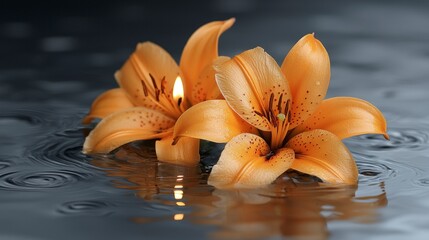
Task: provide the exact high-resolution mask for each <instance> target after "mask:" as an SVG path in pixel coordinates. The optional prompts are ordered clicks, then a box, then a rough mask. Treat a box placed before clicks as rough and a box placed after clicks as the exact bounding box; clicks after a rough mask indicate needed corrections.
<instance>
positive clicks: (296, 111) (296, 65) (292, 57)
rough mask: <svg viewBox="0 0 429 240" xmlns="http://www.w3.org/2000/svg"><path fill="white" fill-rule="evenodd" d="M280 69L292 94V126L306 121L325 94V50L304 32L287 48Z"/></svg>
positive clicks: (327, 69)
mask: <svg viewBox="0 0 429 240" xmlns="http://www.w3.org/2000/svg"><path fill="white" fill-rule="evenodd" d="M282 71H283V73H284V75H285V76H286V79H287V80H288V81H289V84H290V90H291V92H292V97H293V99H292V118H291V125H290V129H292V128H294V127H296V126H298V125H299V124H302V123H303V122H304V121H305V120H307V118H308V117H310V115H311V114H312V113H313V112H314V111H315V110H316V108H317V107H318V106H319V104H320V103H321V102H322V100H323V99H324V97H325V95H326V91H327V90H328V86H329V80H330V76H331V70H330V61H329V56H328V53H327V51H326V49H325V47H324V46H323V45H322V43H321V42H320V41H319V40H317V39H316V38H315V37H314V35H313V34H307V35H305V36H304V37H303V38H301V39H300V40H299V41H298V42H297V43H296V44H295V46H293V47H292V49H291V50H290V51H289V53H288V55H287V56H286V58H285V59H284V61H283V64H282Z"/></svg>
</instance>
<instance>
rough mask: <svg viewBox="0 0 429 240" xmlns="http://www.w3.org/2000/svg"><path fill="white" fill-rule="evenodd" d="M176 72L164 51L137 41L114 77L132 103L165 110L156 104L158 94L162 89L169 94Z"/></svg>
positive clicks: (174, 64)
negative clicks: (134, 49) (133, 49)
mask: <svg viewBox="0 0 429 240" xmlns="http://www.w3.org/2000/svg"><path fill="white" fill-rule="evenodd" d="M179 74H180V69H179V66H177V63H176V62H175V61H174V59H173V58H172V57H171V55H170V54H169V53H168V52H166V51H165V50H164V49H163V48H161V47H160V46H158V45H156V44H154V43H152V42H144V43H140V44H138V45H137V48H136V51H135V52H134V53H133V54H132V55H131V56H130V58H129V59H128V60H127V61H126V62H125V64H124V66H123V67H122V68H121V69H120V70H119V71H117V72H116V74H115V77H116V80H117V82H118V84H119V86H121V88H122V89H124V90H125V92H126V93H127V94H128V97H129V98H130V99H131V101H132V102H133V103H134V105H136V106H142V107H147V108H150V109H155V110H160V111H163V112H164V113H169V111H168V110H167V109H165V108H164V107H163V106H162V105H163V104H159V94H160V93H161V92H164V93H165V94H166V95H168V97H169V98H172V91H173V86H174V82H175V80H176V78H177V76H179ZM164 105H165V104H164Z"/></svg>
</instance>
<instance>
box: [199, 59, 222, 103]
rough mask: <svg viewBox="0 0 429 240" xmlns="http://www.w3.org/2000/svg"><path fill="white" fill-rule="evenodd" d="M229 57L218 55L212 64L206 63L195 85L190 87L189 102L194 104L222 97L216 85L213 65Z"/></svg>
mask: <svg viewBox="0 0 429 240" xmlns="http://www.w3.org/2000/svg"><path fill="white" fill-rule="evenodd" d="M229 59H230V58H229V57H223V56H222V57H219V58H217V59H216V60H215V61H214V63H213V64H210V65H208V66H207V67H206V68H205V69H204V70H203V72H202V73H201V75H200V76H199V78H198V81H197V82H196V84H195V86H194V87H193V88H192V96H191V102H192V103H193V104H194V105H195V104H197V103H200V102H203V101H206V100H210V99H223V96H222V93H221V92H220V90H219V88H218V87H217V83H216V80H215V69H214V67H213V66H214V65H218V64H221V63H224V62H226V61H228V60H229Z"/></svg>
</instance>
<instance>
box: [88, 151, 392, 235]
mask: <svg viewBox="0 0 429 240" xmlns="http://www.w3.org/2000/svg"><path fill="white" fill-rule="evenodd" d="M144 148H145V149H146V150H147V148H148V147H147V146H144ZM152 153H153V151H152ZM142 156H147V153H142V149H141V145H138V144H130V145H127V146H125V147H123V148H122V149H120V150H119V151H118V152H116V154H115V155H114V157H111V158H108V159H106V158H105V157H99V158H97V157H95V158H94V160H92V161H91V163H92V164H94V165H95V166H98V167H100V168H103V169H106V172H107V175H108V176H111V177H120V178H119V180H116V178H115V180H113V181H112V184H113V185H114V186H115V187H117V188H124V189H130V190H134V191H135V192H136V196H138V197H140V198H142V199H145V200H146V201H151V202H155V203H157V204H161V205H163V206H170V207H171V210H172V211H169V212H166V213H165V214H164V215H162V216H156V217H151V215H153V213H151V212H148V213H147V214H144V215H142V216H138V217H134V218H132V220H133V221H134V222H137V223H142V224H148V223H151V222H162V221H166V220H168V219H170V220H171V219H173V220H174V221H182V220H185V219H186V221H189V222H191V223H192V224H195V225H196V227H198V225H206V226H207V225H211V226H213V225H214V226H216V227H217V230H216V231H213V232H210V233H209V236H210V237H213V238H215V239H217V238H228V239H243V238H261V239H267V238H273V237H281V236H288V237H291V236H293V237H308V238H311V239H325V238H326V237H327V236H328V235H329V231H328V226H327V223H328V222H329V221H334V220H341V221H354V222H359V223H362V224H370V223H372V222H376V221H377V219H378V209H379V208H383V207H385V206H386V205H387V202H388V200H387V197H386V193H385V189H384V180H383V178H378V179H379V181H378V182H377V181H368V180H366V178H371V177H374V176H377V175H382V174H384V169H377V168H376V167H370V164H369V163H368V164H367V168H371V170H368V171H366V170H365V169H363V171H362V173H361V185H362V186H364V185H367V186H366V188H367V190H366V193H365V194H363V195H362V194H361V196H356V190H357V186H343V185H330V184H323V183H320V182H318V181H317V180H316V179H314V178H312V177H309V176H303V175H300V174H297V173H294V172H291V173H288V174H285V175H283V176H282V177H281V178H279V179H278V180H277V181H276V182H275V183H274V184H272V185H270V186H268V187H266V188H261V189H232V190H222V189H216V188H214V187H212V186H209V185H207V174H206V173H204V172H202V170H201V169H200V168H199V167H196V168H189V167H180V166H175V165H171V164H165V163H159V162H157V161H156V160H155V158H152V159H148V158H146V157H142ZM361 168H362V167H361ZM370 171H371V172H370ZM375 178H377V177H375ZM123 180H125V181H123ZM152 211H157V209H153V210H152Z"/></svg>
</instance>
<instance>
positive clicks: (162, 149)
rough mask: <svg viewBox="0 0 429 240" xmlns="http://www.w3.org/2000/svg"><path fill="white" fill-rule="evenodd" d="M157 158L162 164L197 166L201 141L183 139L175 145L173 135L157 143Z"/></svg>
mask: <svg viewBox="0 0 429 240" xmlns="http://www.w3.org/2000/svg"><path fill="white" fill-rule="evenodd" d="M155 150H156V156H157V158H158V160H160V161H162V162H169V163H173V164H177V165H182V166H195V165H197V164H198V162H199V161H200V153H199V150H200V140H199V139H195V138H188V137H183V138H181V139H180V141H178V142H177V143H176V144H174V145H173V135H169V136H167V137H164V138H163V139H161V140H158V141H156V143H155Z"/></svg>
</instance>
